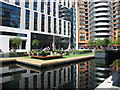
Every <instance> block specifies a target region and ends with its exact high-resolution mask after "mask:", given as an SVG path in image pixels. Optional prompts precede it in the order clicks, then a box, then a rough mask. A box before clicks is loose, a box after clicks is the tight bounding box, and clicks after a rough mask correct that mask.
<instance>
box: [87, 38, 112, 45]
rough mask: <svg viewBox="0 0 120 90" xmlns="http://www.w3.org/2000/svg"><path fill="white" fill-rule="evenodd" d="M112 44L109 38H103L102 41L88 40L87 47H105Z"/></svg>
mask: <svg viewBox="0 0 120 90" xmlns="http://www.w3.org/2000/svg"><path fill="white" fill-rule="evenodd" d="M111 43H112V41H111V40H110V39H109V38H105V39H104V40H100V39H98V40H96V41H94V40H92V39H91V40H89V41H88V45H96V46H105V45H110V44H111Z"/></svg>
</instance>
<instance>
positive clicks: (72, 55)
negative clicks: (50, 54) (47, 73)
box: [23, 53, 94, 61]
mask: <svg viewBox="0 0 120 90" xmlns="http://www.w3.org/2000/svg"><path fill="white" fill-rule="evenodd" d="M87 55H94V54H93V53H86V54H70V55H67V56H63V58H71V57H78V56H87ZM23 58H28V59H31V57H30V56H25V57H23ZM58 59H61V58H58ZM35 60H43V59H35ZM50 60H54V59H50ZM43 61H44V60H43Z"/></svg>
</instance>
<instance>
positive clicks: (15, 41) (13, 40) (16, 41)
mask: <svg viewBox="0 0 120 90" xmlns="http://www.w3.org/2000/svg"><path fill="white" fill-rule="evenodd" d="M10 42H11V44H12V46H13V47H14V49H16V48H17V47H18V46H20V44H21V43H22V40H21V39H20V37H18V36H17V37H14V38H10Z"/></svg>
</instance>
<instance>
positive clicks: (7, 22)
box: [0, 3, 70, 35]
mask: <svg viewBox="0 0 120 90" xmlns="http://www.w3.org/2000/svg"><path fill="white" fill-rule="evenodd" d="M0 8H1V9H0V21H1V23H0V24H1V25H2V26H8V27H15V28H20V13H21V12H20V11H21V9H20V8H19V7H15V6H12V5H8V4H5V3H0ZM37 20H38V13H37V12H34V30H35V31H37V30H38V25H37V23H38V21H37ZM59 22H60V23H59V29H60V30H59V32H57V30H56V29H57V28H56V26H57V25H56V23H57V21H56V18H54V33H56V34H58V33H59V34H61V31H62V30H61V27H62V24H61V20H59ZM66 23H67V22H66V21H64V35H66V28H68V29H69V31H70V23H68V27H66ZM29 26H30V10H27V9H26V13H25V29H29V28H30V27H29ZM44 30H45V15H44V14H42V15H41V31H42V32H44ZM48 32H49V33H51V17H50V16H48Z"/></svg>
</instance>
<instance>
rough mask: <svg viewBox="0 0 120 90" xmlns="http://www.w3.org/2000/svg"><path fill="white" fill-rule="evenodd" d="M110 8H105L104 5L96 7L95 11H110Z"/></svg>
mask: <svg viewBox="0 0 120 90" xmlns="http://www.w3.org/2000/svg"><path fill="white" fill-rule="evenodd" d="M108 10H110V9H109V8H103V7H101V8H98V9H95V11H108Z"/></svg>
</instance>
